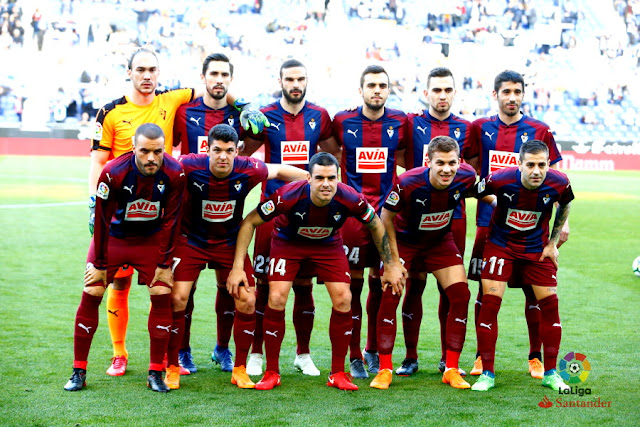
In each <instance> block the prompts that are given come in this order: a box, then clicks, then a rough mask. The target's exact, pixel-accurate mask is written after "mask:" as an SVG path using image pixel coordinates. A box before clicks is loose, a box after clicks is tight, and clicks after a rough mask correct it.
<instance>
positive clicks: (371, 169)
mask: <svg viewBox="0 0 640 427" xmlns="http://www.w3.org/2000/svg"><path fill="white" fill-rule="evenodd" d="M388 155H389V149H388V148H387V147H356V172H357V173H386V172H387V157H388Z"/></svg>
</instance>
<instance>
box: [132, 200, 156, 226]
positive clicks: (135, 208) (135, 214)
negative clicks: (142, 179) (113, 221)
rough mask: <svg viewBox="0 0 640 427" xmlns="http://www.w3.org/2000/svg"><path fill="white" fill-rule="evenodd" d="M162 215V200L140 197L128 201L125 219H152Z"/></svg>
mask: <svg viewBox="0 0 640 427" xmlns="http://www.w3.org/2000/svg"><path fill="white" fill-rule="evenodd" d="M159 216H160V202H150V201H148V200H145V199H138V200H135V201H133V202H129V203H127V211H126V213H125V215H124V219H125V221H152V220H154V219H156V218H158V217H159Z"/></svg>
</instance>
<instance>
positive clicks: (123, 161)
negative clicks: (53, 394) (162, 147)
mask: <svg viewBox="0 0 640 427" xmlns="http://www.w3.org/2000/svg"><path fill="white" fill-rule="evenodd" d="M184 185H185V178H184V172H183V171H182V167H181V166H180V163H178V161H177V160H175V159H174V158H173V157H171V156H170V155H169V154H166V153H165V154H164V160H163V164H162V166H161V167H160V170H159V171H158V172H157V173H156V174H155V175H151V176H145V175H143V174H142V173H140V171H139V170H138V168H137V166H136V158H135V154H134V153H133V152H129V153H127V154H123V155H121V156H120V157H118V158H116V159H114V160H112V161H110V162H108V163H107V165H106V166H105V167H104V169H103V170H102V173H101V174H100V178H99V180H98V191H97V193H96V222H95V230H94V235H93V239H94V242H95V253H96V259H95V260H93V261H92V263H93V265H94V266H95V267H96V268H100V269H104V268H106V266H107V257H108V254H107V242H108V240H109V235H111V236H113V237H117V238H119V239H126V238H128V237H141V236H143V237H144V236H150V235H153V234H155V233H162V236H161V238H160V241H161V244H160V247H159V249H158V251H159V253H158V255H159V256H158V265H161V266H163V267H168V266H169V265H171V257H170V255H171V251H172V250H173V246H174V242H175V238H176V236H177V231H178V227H177V225H178V223H179V219H180V213H181V209H182V194H183V193H184V188H185V187H184ZM150 256H151V254H150Z"/></svg>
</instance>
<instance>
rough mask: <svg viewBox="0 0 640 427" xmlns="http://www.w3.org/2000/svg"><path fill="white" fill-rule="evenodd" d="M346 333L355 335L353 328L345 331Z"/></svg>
mask: <svg viewBox="0 0 640 427" xmlns="http://www.w3.org/2000/svg"><path fill="white" fill-rule="evenodd" d="M344 334H345V335H353V329H350V330H348V331H347V332H345V333H344Z"/></svg>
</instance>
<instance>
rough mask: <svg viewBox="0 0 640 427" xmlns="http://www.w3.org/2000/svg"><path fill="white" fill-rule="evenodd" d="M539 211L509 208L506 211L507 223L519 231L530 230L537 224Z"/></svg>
mask: <svg viewBox="0 0 640 427" xmlns="http://www.w3.org/2000/svg"><path fill="white" fill-rule="evenodd" d="M539 219H540V212H531V211H521V210H518V209H509V210H508V211H507V225H508V226H509V227H511V228H515V229H516V230H520V231H527V230H532V229H534V228H535V227H536V225H537V224H538V220H539Z"/></svg>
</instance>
